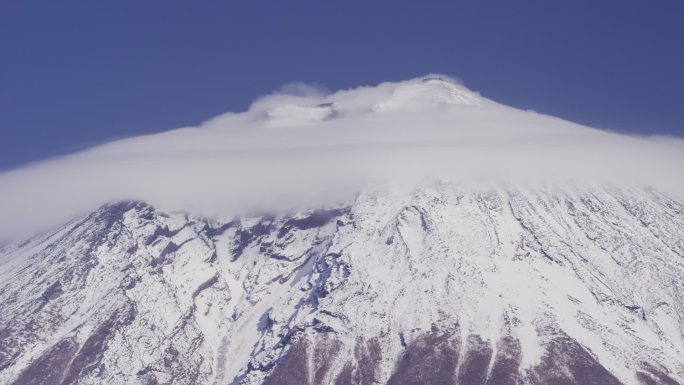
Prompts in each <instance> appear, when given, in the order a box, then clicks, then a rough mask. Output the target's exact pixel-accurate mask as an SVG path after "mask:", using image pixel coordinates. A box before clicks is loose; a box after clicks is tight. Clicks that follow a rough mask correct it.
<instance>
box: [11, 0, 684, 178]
mask: <svg viewBox="0 0 684 385" xmlns="http://www.w3.org/2000/svg"><path fill="white" fill-rule="evenodd" d="M337 3H338V4H340V5H332V4H333V2H331V1H320V0H318V1H307V2H304V1H287V2H286V1H272V2H267V1H252V2H247V1H215V2H214V1H207V2H193V1H185V2H180V1H158V2H156V1H147V0H145V1H121V0H118V1H111V2H110V1H82V2H75V1H73V2H72V1H44V2H37V1H30V0H27V1H13V0H0V169H8V168H12V167H15V166H18V165H21V164H25V163H27V162H31V161H34V160H39V159H44V158H46V157H50V156H54V155H57V154H64V153H69V152H72V151H76V150H79V149H82V148H86V147H88V146H90V145H93V144H97V143H101V142H104V141H108V140H111V139H114V138H120V137H125V136H130V135H136V134H142V133H151V132H157V131H163V130H167V129H171V128H174V127H179V126H184V125H194V124H197V123H199V122H201V121H203V120H205V119H207V118H209V117H211V116H214V115H216V114H219V113H222V112H225V111H240V110H244V109H245V108H246V107H247V106H248V105H249V103H250V101H251V100H253V99H254V98H255V97H257V96H259V95H262V94H264V93H268V92H270V91H272V90H273V89H275V88H278V87H279V86H280V85H282V84H284V83H287V82H291V81H305V82H312V83H317V84H320V85H324V86H326V87H327V88H329V89H338V88H346V87H353V86H357V85H363V84H371V83H377V82H381V81H386V80H402V79H406V78H410V77H415V76H419V75H423V74H426V73H428V72H441V73H446V74H450V75H453V76H457V77H460V78H461V79H463V80H464V82H465V84H466V85H467V86H469V87H470V88H472V89H474V90H476V91H479V92H480V93H482V94H483V95H484V96H487V97H489V98H492V99H495V100H497V101H500V102H503V103H506V104H510V105H513V106H517V107H522V108H529V109H534V110H536V111H539V112H544V113H548V114H553V115H557V116H560V117H563V118H567V119H570V120H574V121H577V122H581V123H585V124H588V125H591V126H595V127H603V128H609V129H613V130H617V131H623V132H628V133H641V134H667V135H676V136H684V105H683V102H684V93H683V90H684V2H683V1H680V0H677V1H646V0H644V1H629V0H627V1H617V0H614V1H613V0H605V1H582V0H578V1H555V0H548V1H508V0H507V1H504V0H501V1H463V2H459V1H449V2H447V1H435V2H431V1H349V0H346V1H344V2H337Z"/></svg>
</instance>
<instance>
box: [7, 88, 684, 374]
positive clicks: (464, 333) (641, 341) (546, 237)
mask: <svg viewBox="0 0 684 385" xmlns="http://www.w3.org/2000/svg"><path fill="white" fill-rule="evenodd" d="M386 94H387V95H385V93H383V98H382V100H381V101H379V102H378V101H377V100H375V99H374V100H373V102H372V103H370V104H369V103H368V102H367V101H365V100H364V101H358V100H356V99H355V98H353V97H351V96H348V97H345V98H346V99H345V98H338V99H340V100H343V101H347V104H345V103H342V102H340V100H335V102H332V104H331V103H327V102H326V103H319V102H320V101H316V102H315V103H311V102H309V101H307V102H306V103H302V101H301V100H299V99H298V100H296V103H295V102H291V101H290V100H287V101H280V100H279V101H278V103H277V104H274V105H271V104H269V103H263V104H262V105H261V107H260V108H261V109H260V110H258V111H257V112H258V113H256V114H254V115H253V116H251V118H254V117H255V116H256V118H258V119H266V124H267V125H268V126H269V127H271V126H272V127H275V129H276V132H282V130H283V129H285V130H287V127H290V126H312V125H314V126H315V125H316V124H321V122H327V121H334V120H336V119H338V118H339V117H340V116H345V114H347V115H350V114H352V115H353V111H364V112H363V113H367V114H374V115H373V116H374V118H373V119H375V116H376V115H377V114H384V113H390V114H392V113H393V112H396V111H414V112H415V111H417V114H419V115H420V114H421V113H423V112H422V111H425V110H424V108H425V105H429V106H431V107H434V106H439V108H446V109H450V108H456V109H459V110H458V111H461V110H460V109H463V108H466V109H481V111H484V112H476V113H474V114H475V116H478V115H479V114H483V115H482V116H485V115H487V116H491V115H497V114H499V113H501V112H500V111H503V109H499V108H498V107H496V108H495V107H491V108H492V110H491V111H494V112H492V113H490V112H488V111H490V110H487V108H489V107H487V106H490V104H491V103H493V102H490V101H488V100H486V99H484V98H482V97H480V96H479V95H477V94H475V93H472V92H470V91H468V90H467V89H465V88H464V87H462V86H458V85H454V84H453V83H451V82H448V81H444V80H441V79H434V78H428V79H422V80H421V81H415V82H413V83H411V84H410V87H403V86H402V87H397V88H396V89H392V92H387V93H386ZM355 103H356V104H355ZM350 106H351V107H350ZM352 107H353V108H352ZM463 113H464V114H465V113H473V112H463ZM520 113H523V112H520ZM501 114H502V115H500V116H497V117H496V119H500V120H501V121H506V119H505V118H506V117H507V116H509V115H506V114H503V113H501ZM413 116H415V115H413ZM256 118H255V119H256ZM540 119H541V118H540ZM380 122H382V120H380ZM483 129H486V127H485V128H483ZM497 132H502V133H503V132H504V131H497ZM535 132H536V131H535ZM371 134H372V133H371ZM505 135H515V132H513V133H508V132H506V133H505ZM293 177H294V176H293ZM205 211H206V210H205ZM266 211H268V212H269V213H268V214H259V215H235V216H226V217H223V219H218V218H221V216H220V215H217V216H208V215H203V214H202V215H200V214H198V213H197V212H193V211H192V210H183V211H180V210H166V209H163V208H160V207H158V206H157V205H153V204H150V203H149V202H147V203H146V202H142V201H119V202H115V203H109V204H106V205H104V206H102V207H100V208H99V209H97V210H95V211H93V212H92V213H91V214H89V215H87V216H85V217H82V218H80V219H77V220H74V221H72V222H70V223H68V224H66V225H64V226H61V227H60V228H59V229H58V230H56V231H54V232H52V233H48V234H45V235H39V236H34V237H29V240H27V241H23V242H13V243H9V244H7V245H5V246H2V248H0V383H2V384H8V385H10V384H11V385H28V384H46V385H48V384H49V385H53V384H65V385H66V384H215V385H219V384H220V385H238V384H245V385H247V384H249V385H274V384H282V385H285V384H292V385H295V384H296V385H304V384H311V385H319V384H321V385H322V384H326V385H327V384H330V385H343V384H345V385H346V384H364V385H365V384H369V385H370V384H383V385H384V384H387V385H395V384H431V385H441V384H445V385H446V384H463V385H471V384H491V385H500V384H539V385H541V384H577V385H586V384H643V385H651V384H666V385H671V384H684V202H683V201H682V200H681V199H680V198H678V197H676V196H674V195H673V194H670V193H669V192H664V191H663V190H662V189H659V188H656V187H643V186H639V187H638V186H637V185H636V184H634V185H629V184H614V185H613V184H597V183H594V181H593V180H592V181H591V182H583V181H572V182H571V181H569V180H568V181H560V180H558V181H549V182H548V183H522V182H521V183H513V182H512V181H511V180H505V181H503V180H501V181H494V180H484V181H479V182H478V183H472V182H468V183H461V182H459V181H457V180H450V179H440V178H428V179H425V180H422V181H420V182H419V183H415V184H414V185H412V186H410V187H409V188H405V187H404V186H402V187H397V186H394V185H392V184H390V183H387V184H383V183H377V184H369V185H366V186H364V187H363V188H360V189H358V190H357V191H356V192H355V194H354V195H353V196H351V197H348V198H347V199H342V200H339V201H336V203H334V204H333V203H331V202H327V203H325V204H323V203H321V202H314V203H312V204H311V205H310V206H309V207H308V208H307V209H296V210H290V209H282V210H270V211H269V210H266Z"/></svg>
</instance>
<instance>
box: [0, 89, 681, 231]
mask: <svg viewBox="0 0 684 385" xmlns="http://www.w3.org/2000/svg"><path fill="white" fill-rule="evenodd" d="M683 150H684V143H683V142H682V141H681V140H678V139H668V138H643V137H629V136H624V135H619V134H616V133H610V132H605V131H600V130H596V129H592V128H589V127H585V126H581V125H577V124H573V123H570V122H568V121H564V120H561V119H557V118H554V117H550V116H546V115H541V114H537V113H535V112H530V111H521V110H518V109H514V108H510V107H507V106H504V105H501V104H498V103H496V102H494V101H491V100H488V99H486V98H484V97H482V96H480V95H479V94H477V93H474V92H472V91H470V90H468V89H467V88H465V87H464V86H463V85H461V84H460V83H459V82H457V81H455V80H453V79H450V78H448V77H445V76H426V77H422V78H418V79H412V80H408V81H404V82H397V83H383V84H380V85H377V86H374V87H359V88H355V89H351V90H342V91H337V92H334V93H328V92H326V91H325V90H323V89H321V88H315V87H314V88H312V87H307V86H304V85H290V86H288V87H285V88H284V89H283V90H282V91H281V92H277V93H274V94H272V95H268V96H264V97H262V98H259V99H258V100H256V101H255V102H254V103H253V104H252V106H251V107H250V108H249V110H248V111H245V112H241V113H227V114H224V115H221V116H218V117H215V118H213V119H211V120H209V121H207V122H205V123H204V124H202V125H200V126H198V127H185V128H180V129H176V130H172V131H168V132H165V133H161V134H156V135H148V136H140V137H134V138H129V139H125V140H120V141H116V142H112V143H109V144H105V145H102V146H98V147H94V148H92V149H89V150H87V151H84V152H81V153H77V154H74V155H70V156H66V157H61V158H57V159H52V160H49V161H46V162H42V163H38V164H34V165H31V166H28V167H24V168H21V169H17V170H13V171H10V172H6V173H4V174H0V191H2V199H1V200H0V238H10V237H16V236H25V235H28V234H32V233H35V232H37V231H42V230H46V229H49V228H50V227H52V226H56V225H59V224H61V223H63V222H65V221H68V220H69V219H71V218H74V217H77V216H78V215H81V214H83V213H86V212H88V211H90V210H93V209H94V208H96V207H97V206H99V205H101V204H104V203H107V202H111V201H117V200H125V199H134V200H143V201H146V202H148V203H151V204H153V205H158V206H161V207H162V208H164V209H166V210H182V211H189V212H194V213H198V214H202V215H209V216H230V215H237V214H241V213H245V212H250V211H262V212H263V211H276V210H290V209H296V208H299V207H311V206H313V205H325V204H332V203H335V202H338V201H340V200H345V199H351V198H352V197H353V195H354V193H355V192H356V191H358V190H359V189H361V188H363V186H365V185H367V184H369V183H373V184H384V185H392V186H400V187H405V188H410V186H412V185H415V184H416V183H419V182H420V181H422V180H425V179H431V178H435V179H447V180H452V181H456V182H460V183H474V182H477V183H482V182H485V183H491V182H494V183H516V184H522V183H556V182H562V183H610V184H634V185H640V186H643V185H646V186H651V187H654V188H657V189H662V190H666V191H668V192H670V193H672V194H676V195H678V196H684V193H683V192H684V182H682V181H681V180H680V179H681V177H680V173H681V171H680V170H679V168H680V165H682V164H684V151H683Z"/></svg>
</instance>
